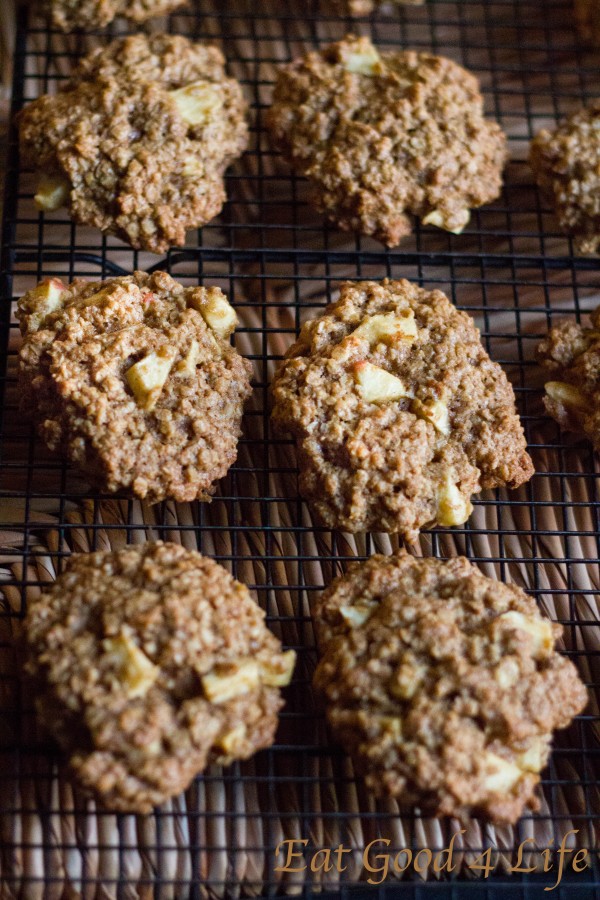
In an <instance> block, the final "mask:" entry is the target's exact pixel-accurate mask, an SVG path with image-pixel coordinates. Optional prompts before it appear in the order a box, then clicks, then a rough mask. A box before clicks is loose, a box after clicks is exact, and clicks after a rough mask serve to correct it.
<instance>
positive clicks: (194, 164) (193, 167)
mask: <svg viewBox="0 0 600 900" xmlns="http://www.w3.org/2000/svg"><path fill="white" fill-rule="evenodd" d="M181 171H182V173H183V175H184V177H185V178H202V176H203V175H204V173H205V171H206V167H205V165H204V163H203V162H202V160H201V159H198V158H197V157H195V156H190V158H189V159H186V161H185V162H184V164H183V166H182V169H181Z"/></svg>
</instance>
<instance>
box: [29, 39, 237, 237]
mask: <svg viewBox="0 0 600 900" xmlns="http://www.w3.org/2000/svg"><path fill="white" fill-rule="evenodd" d="M246 112H247V104H246V102H245V100H244V98H243V95H242V90H241V88H240V85H239V84H238V83H237V81H235V80H233V79H232V78H227V77H226V76H225V70H224V59H223V56H222V54H221V52H220V51H219V50H218V49H217V48H216V47H211V46H205V45H202V44H193V43H191V42H190V41H188V40H187V39H186V38H184V37H178V36H173V35H164V34H154V35H145V34H138V35H135V36H133V37H126V38H119V39H118V40H115V41H113V42H112V43H111V44H109V45H108V47H105V48H102V49H97V50H95V51H94V52H93V53H91V54H90V55H89V56H88V57H86V58H85V59H84V60H82V62H81V63H80V65H79V68H78V69H77V71H76V72H75V74H74V76H73V78H71V79H70V81H69V82H68V83H67V84H65V85H64V87H62V88H61V90H60V91H59V92H58V93H57V94H55V95H53V96H50V95H44V96H43V97H40V98H39V99H38V100H35V101H33V103H30V104H29V105H28V106H27V107H26V108H25V109H24V110H23V111H22V112H21V113H20V114H19V117H18V123H19V136H20V145H21V152H22V156H23V161H24V163H25V164H26V165H29V166H32V167H33V168H35V169H36V170H38V171H39V172H41V173H43V174H42V177H41V180H40V184H39V186H38V190H37V193H36V195H35V201H36V203H37V205H38V206H39V207H40V209H43V210H47V211H52V210H55V209H58V208H59V207H60V206H62V205H64V204H67V205H68V207H69V210H70V213H71V216H72V217H73V218H74V219H75V221H76V222H81V223H83V224H86V225H93V226H95V227H96V228H99V229H100V230H101V231H103V232H108V233H111V234H116V235H118V237H120V238H122V239H123V240H124V241H127V242H128V243H129V244H131V246H132V247H135V248H138V249H144V250H150V251H152V252H154V253H163V252H164V251H166V250H167V249H168V248H169V247H171V246H173V245H180V244H183V243H184V242H185V232H186V230H187V229H189V228H199V227H201V226H202V225H204V224H205V223H206V222H209V221H210V220H211V219H212V218H214V216H216V215H217V214H218V213H219V212H220V210H221V207H222V205H223V203H224V201H225V199H226V198H225V186H224V181H223V174H224V172H225V169H226V168H227V166H228V165H229V164H230V163H231V162H232V161H233V160H234V159H236V158H237V157H238V156H239V155H240V154H241V153H242V152H243V151H244V149H245V147H246V144H247V141H248V128H247V124H246Z"/></svg>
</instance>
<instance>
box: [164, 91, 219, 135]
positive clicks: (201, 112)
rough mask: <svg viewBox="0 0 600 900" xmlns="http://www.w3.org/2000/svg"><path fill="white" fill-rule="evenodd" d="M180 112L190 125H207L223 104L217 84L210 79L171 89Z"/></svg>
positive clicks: (170, 92)
mask: <svg viewBox="0 0 600 900" xmlns="http://www.w3.org/2000/svg"><path fill="white" fill-rule="evenodd" d="M169 94H170V96H171V97H172V98H173V100H174V101H175V104H176V106H177V109H178V110H179V114H180V116H181V118H182V119H184V121H186V122H187V123H188V124H189V125H206V123H207V122H208V121H209V119H210V118H211V117H212V116H213V115H214V114H215V113H216V112H218V111H219V110H220V109H221V108H222V106H223V97H222V94H221V91H220V90H219V88H218V87H217V85H215V84H212V83H211V82H210V81H194V82H193V83H192V84H186V85H185V87H182V88H178V89H177V90H175V91H169Z"/></svg>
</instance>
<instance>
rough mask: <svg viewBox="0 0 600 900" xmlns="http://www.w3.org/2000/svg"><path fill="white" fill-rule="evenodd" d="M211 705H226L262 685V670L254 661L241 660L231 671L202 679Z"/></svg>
mask: <svg viewBox="0 0 600 900" xmlns="http://www.w3.org/2000/svg"><path fill="white" fill-rule="evenodd" d="M200 681H201V682H202V688H203V690H204V693H205V695H206V697H207V699H208V700H210V701H211V703H226V702H227V701H228V700H233V699H234V697H241V696H242V695H243V694H248V693H250V691H253V690H255V689H256V688H257V687H258V686H259V685H260V668H259V665H258V662H257V661H256V660H254V659H246V660H240V661H239V662H238V663H237V664H236V665H234V666H232V668H231V670H229V671H222V672H208V674H207V675H203V676H202V678H201V679H200Z"/></svg>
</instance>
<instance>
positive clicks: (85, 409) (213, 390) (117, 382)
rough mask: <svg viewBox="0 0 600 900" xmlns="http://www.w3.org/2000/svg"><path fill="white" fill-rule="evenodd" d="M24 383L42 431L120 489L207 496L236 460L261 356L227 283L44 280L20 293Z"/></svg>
mask: <svg viewBox="0 0 600 900" xmlns="http://www.w3.org/2000/svg"><path fill="white" fill-rule="evenodd" d="M18 317H19V320H20V326H21V331H22V334H23V344H22V347H21V350H20V360H19V387H20V393H21V399H22V408H23V410H24V411H31V412H33V415H34V418H35V419H36V421H37V423H38V430H39V433H40V435H41V437H42V438H43V439H44V441H45V442H46V444H47V445H48V447H49V448H50V449H51V450H58V451H60V452H62V453H63V454H64V455H66V456H67V457H68V459H69V460H70V461H71V462H73V463H74V464H75V465H77V466H79V467H80V468H81V469H82V470H83V471H84V472H85V474H86V475H87V476H88V477H89V478H90V479H91V480H92V482H93V483H94V484H95V485H97V486H98V487H100V489H102V490H106V491H109V492H114V491H120V490H124V491H126V492H127V493H130V494H134V495H135V496H137V497H140V498H142V499H147V500H148V501H150V502H157V501H159V500H164V499H168V498H171V499H175V500H180V501H190V500H196V499H200V500H202V499H204V500H205V499H208V498H209V496H210V494H211V493H212V490H213V484H214V482H215V481H216V480H217V479H219V478H222V477H223V475H225V474H226V472H227V470H228V469H229V467H230V466H231V465H232V464H233V462H234V461H235V458H236V455H237V442H238V438H239V435H240V431H241V419H242V411H243V405H244V401H245V400H246V398H247V397H248V396H249V395H250V393H251V388H250V372H251V366H250V363H249V362H247V361H246V360H244V359H243V358H242V357H241V356H240V355H239V354H238V353H237V351H236V350H235V349H234V348H233V347H231V346H230V344H229V342H228V340H227V338H228V337H229V335H230V334H231V332H232V331H233V329H234V328H235V325H236V323H237V317H236V315H235V312H234V310H233V309H232V307H231V306H230V305H229V303H228V301H227V298H226V297H225V295H224V294H223V293H222V292H221V291H220V290H219V289H218V288H203V287H189V288H184V287H183V286H182V285H181V284H179V283H178V282H176V281H175V280H174V279H173V278H171V277H170V276H169V275H167V273H166V272H155V273H154V274H152V275H147V274H145V273H144V272H136V273H135V274H134V275H130V276H124V277H121V278H114V279H109V280H107V281H103V282H87V281H83V280H78V281H75V282H74V283H73V284H71V285H69V286H67V285H65V284H63V283H62V282H61V281H59V280H58V279H51V280H49V281H46V282H42V283H41V284H40V285H38V287H37V288H35V289H34V290H33V291H30V292H29V293H28V294H25V296H24V297H22V298H21V299H20V301H19V310H18Z"/></svg>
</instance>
